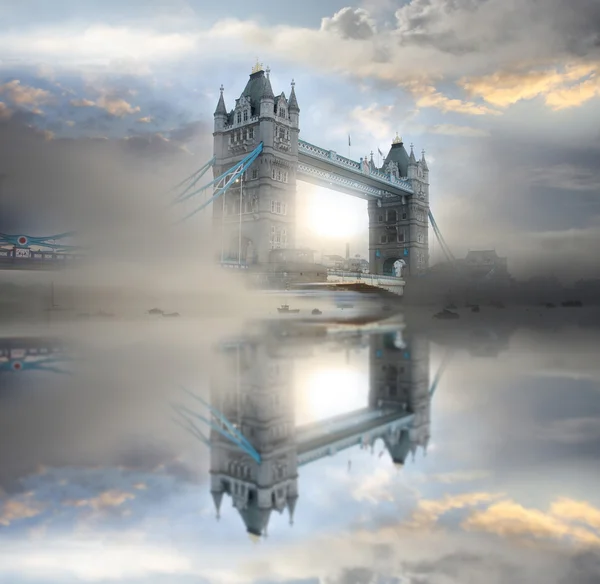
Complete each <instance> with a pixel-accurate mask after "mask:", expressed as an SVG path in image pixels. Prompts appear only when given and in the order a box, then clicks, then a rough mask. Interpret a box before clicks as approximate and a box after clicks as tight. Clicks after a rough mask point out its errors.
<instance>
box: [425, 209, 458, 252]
mask: <svg viewBox="0 0 600 584" xmlns="http://www.w3.org/2000/svg"><path fill="white" fill-rule="evenodd" d="M428 215H429V221H431V226H432V227H433V232H434V233H435V236H436V238H437V240H438V243H439V244H440V247H441V248H442V251H443V252H444V255H445V256H446V259H447V260H448V261H449V262H455V261H456V258H455V257H454V255H453V254H452V252H451V251H450V248H449V247H448V244H447V243H446V240H445V239H444V236H443V235H442V232H441V231H440V228H439V227H438V225H437V223H436V222H435V219H434V218H433V213H432V212H431V209H430V210H429V211H428Z"/></svg>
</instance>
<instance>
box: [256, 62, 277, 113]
mask: <svg viewBox="0 0 600 584" xmlns="http://www.w3.org/2000/svg"><path fill="white" fill-rule="evenodd" d="M270 72H271V70H270V69H269V68H268V67H267V71H266V74H265V71H263V70H262V66H261V65H259V64H258V63H257V64H256V66H255V67H254V69H253V70H252V75H257V76H259V78H261V79H262V91H261V95H260V117H261V118H274V117H275V112H274V107H275V95H274V94H273V88H272V87H271V81H270V80H269V73H270ZM252 75H251V76H250V78H252Z"/></svg>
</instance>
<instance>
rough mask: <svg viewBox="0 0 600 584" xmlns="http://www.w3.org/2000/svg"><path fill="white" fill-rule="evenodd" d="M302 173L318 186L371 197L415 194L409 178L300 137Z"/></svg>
mask: <svg viewBox="0 0 600 584" xmlns="http://www.w3.org/2000/svg"><path fill="white" fill-rule="evenodd" d="M298 177H299V178H300V180H303V181H306V182H309V183H312V184H315V185H317V186H322V187H326V188H328V189H332V190H335V191H339V192H341V193H345V194H348V195H352V196H354V197H359V198H361V199H367V200H369V199H382V198H385V197H390V196H410V195H412V194H413V189H412V185H411V183H410V182H409V181H408V180H403V179H401V178H396V177H395V176H393V175H392V174H387V173H385V172H382V171H381V170H376V169H371V168H370V166H369V165H368V163H366V162H365V163H363V165H362V167H361V164H360V162H356V161H354V160H350V159H349V158H345V157H344V156H339V155H338V154H337V153H336V152H334V151H333V150H326V149H325V148H321V147H320V146H315V145H314V144H310V143H309V142H305V141H304V140H299V141H298Z"/></svg>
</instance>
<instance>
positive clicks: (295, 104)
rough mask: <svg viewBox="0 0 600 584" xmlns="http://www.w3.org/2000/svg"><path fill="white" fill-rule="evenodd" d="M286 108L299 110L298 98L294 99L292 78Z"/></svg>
mask: <svg viewBox="0 0 600 584" xmlns="http://www.w3.org/2000/svg"><path fill="white" fill-rule="evenodd" d="M288 109H289V110H290V111H291V112H299V111H300V108H299V107H298V100H297V99H296V84H295V83H294V81H293V80H292V93H290V100H289V101H288Z"/></svg>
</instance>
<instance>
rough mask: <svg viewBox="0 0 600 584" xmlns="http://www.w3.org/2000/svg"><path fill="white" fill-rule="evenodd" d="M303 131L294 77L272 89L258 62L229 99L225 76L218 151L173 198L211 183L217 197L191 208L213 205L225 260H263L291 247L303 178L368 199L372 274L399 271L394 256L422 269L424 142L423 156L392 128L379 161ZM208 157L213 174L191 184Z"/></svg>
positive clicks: (217, 117)
mask: <svg viewBox="0 0 600 584" xmlns="http://www.w3.org/2000/svg"><path fill="white" fill-rule="evenodd" d="M299 135H300V106H299V103H298V99H297V96H296V89H295V84H294V81H292V83H291V88H290V92H289V95H286V93H285V92H281V93H279V94H277V95H276V94H275V93H274V91H273V87H272V85H271V80H270V71H269V69H268V68H267V69H264V68H263V67H262V65H260V64H257V65H256V66H255V67H254V69H253V70H252V72H251V74H250V77H249V79H248V81H247V83H246V86H245V88H244V89H243V91H242V92H241V94H240V95H239V97H238V98H236V99H235V103H234V105H233V107H232V108H230V109H228V108H227V106H226V105H225V97H224V88H223V86H221V89H220V95H219V100H218V103H217V107H216V109H215V112H214V132H213V137H214V140H213V151H214V156H213V158H212V159H211V161H210V162H209V163H208V165H205V166H204V167H203V168H202V169H201V170H200V171H199V172H198V173H196V174H195V175H192V177H189V178H190V182H189V183H188V185H187V186H186V188H185V190H184V192H183V193H182V194H181V195H180V196H179V197H177V199H176V200H177V202H183V201H187V200H189V199H191V198H192V197H193V196H195V195H199V194H201V193H207V192H208V193H210V189H213V195H212V197H210V198H209V199H208V200H207V201H204V202H203V203H202V204H201V205H200V206H199V207H198V208H197V209H196V210H195V211H193V212H192V213H190V214H189V215H188V216H187V217H191V216H192V215H193V214H194V213H196V212H198V211H200V210H202V209H204V208H207V207H208V206H209V205H212V216H213V228H214V232H215V235H216V237H215V243H216V247H218V248H220V256H221V261H222V262H223V261H229V262H236V263H238V265H240V266H242V265H243V266H252V265H265V264H269V263H270V262H271V258H272V254H273V252H274V251H275V250H289V252H290V253H289V257H290V258H293V257H294V253H293V250H294V248H295V246H296V235H295V234H296V215H297V213H296V209H297V204H296V203H297V201H296V190H297V189H296V185H297V182H298V181H304V182H308V183H312V184H315V185H318V186H321V187H325V188H328V189H332V190H335V191H338V192H342V193H345V194H348V195H351V196H355V197H359V198H362V199H365V200H367V201H368V215H369V265H370V271H371V273H372V274H376V275H387V276H394V275H395V272H394V263H395V262H397V261H398V260H402V261H403V262H404V266H405V268H404V269H405V270H406V272H407V273H408V274H419V273H422V272H424V271H425V270H426V268H427V265H428V261H429V259H428V225H429V218H430V209H429V168H428V166H427V162H426V160H425V154H424V152H423V154H422V157H421V159H420V160H417V158H416V157H415V153H414V149H413V147H412V145H411V147H410V153H408V152H407V150H406V148H405V146H404V142H403V140H402V138H400V137H399V136H396V138H395V139H394V141H393V143H392V144H391V148H390V151H389V153H388V155H387V156H386V157H385V160H384V162H383V165H382V166H381V167H378V166H377V165H376V164H375V162H374V160H373V155H372V154H371V157H370V159H369V158H368V157H367V156H365V157H363V158H361V159H360V161H354V160H351V159H349V158H346V157H344V156H341V155H339V154H338V153H337V152H335V151H333V150H331V149H328V148H325V147H323V146H317V145H315V144H312V143H310V142H307V141H304V140H301V139H300V137H299ZM209 166H210V167H212V170H213V176H214V180H213V181H211V182H210V183H209V184H207V185H205V186H204V187H201V188H199V189H196V190H195V191H191V192H190V189H191V188H192V187H194V186H195V185H196V183H197V182H198V180H199V179H200V177H201V176H203V175H204V174H205V172H206V171H207V170H208V167H209ZM218 199H220V200H219V201H218ZM332 221H335V218H332ZM216 251H217V254H218V250H216ZM279 255H281V254H280V253H279Z"/></svg>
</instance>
